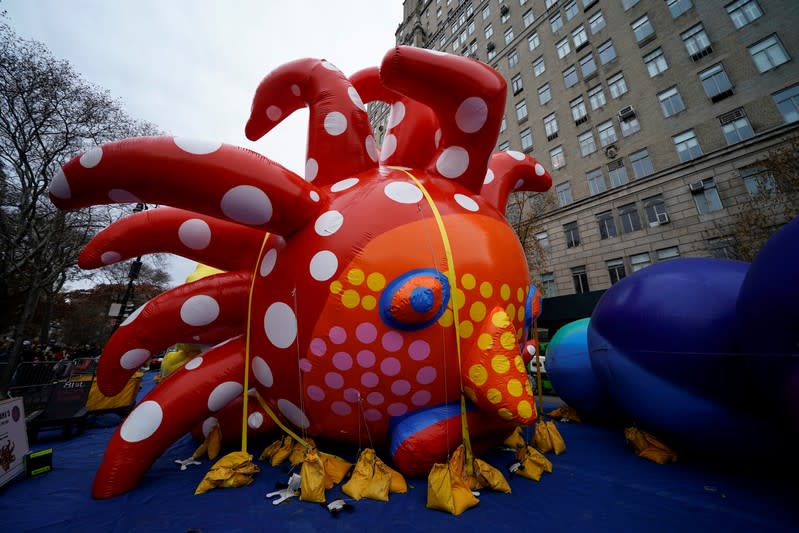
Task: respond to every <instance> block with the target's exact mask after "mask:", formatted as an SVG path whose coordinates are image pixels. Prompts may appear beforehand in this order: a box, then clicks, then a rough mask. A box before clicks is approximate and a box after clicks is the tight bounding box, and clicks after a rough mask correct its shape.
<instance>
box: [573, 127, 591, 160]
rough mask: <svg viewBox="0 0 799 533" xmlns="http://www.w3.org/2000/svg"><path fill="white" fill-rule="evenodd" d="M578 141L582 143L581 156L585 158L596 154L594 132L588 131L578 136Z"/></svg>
mask: <svg viewBox="0 0 799 533" xmlns="http://www.w3.org/2000/svg"><path fill="white" fill-rule="evenodd" d="M577 141H578V142H579V143H580V155H582V156H583V157H585V156H587V155H589V154H593V153H594V152H596V143H595V142H594V132H593V131H591V130H588V131H586V132H585V133H581V134H580V135H578V136H577Z"/></svg>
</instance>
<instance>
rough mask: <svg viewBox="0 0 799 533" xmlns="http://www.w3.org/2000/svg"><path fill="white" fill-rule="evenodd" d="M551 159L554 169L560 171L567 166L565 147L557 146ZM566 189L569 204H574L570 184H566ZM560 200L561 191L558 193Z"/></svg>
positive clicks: (550, 152)
mask: <svg viewBox="0 0 799 533" xmlns="http://www.w3.org/2000/svg"><path fill="white" fill-rule="evenodd" d="M549 159H550V160H551V161H552V168H555V169H558V168H561V167H564V166H566V156H565V155H564V154H563V147H562V146H556V147H555V148H553V149H552V150H550V151H549ZM566 188H567V189H568V192H569V203H572V202H573V201H574V200H573V199H572V198H571V194H572V193H571V189H570V188H569V184H568V183H567V184H566ZM558 198H560V191H558ZM561 205H564V204H561Z"/></svg>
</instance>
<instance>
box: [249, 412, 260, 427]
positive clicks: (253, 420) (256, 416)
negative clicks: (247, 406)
mask: <svg viewBox="0 0 799 533" xmlns="http://www.w3.org/2000/svg"><path fill="white" fill-rule="evenodd" d="M263 423H264V415H262V414H261V413H252V414H251V415H250V416H248V417H247V425H248V426H250V427H251V428H253V429H258V428H259V427H261V426H262V425H263Z"/></svg>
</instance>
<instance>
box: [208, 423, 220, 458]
mask: <svg viewBox="0 0 799 533" xmlns="http://www.w3.org/2000/svg"><path fill="white" fill-rule="evenodd" d="M207 440H208V458H209V459H211V460H214V459H216V458H217V456H218V455H219V452H220V451H221V450H222V428H220V427H219V424H214V427H212V428H211V431H210V432H209V433H208V437H207Z"/></svg>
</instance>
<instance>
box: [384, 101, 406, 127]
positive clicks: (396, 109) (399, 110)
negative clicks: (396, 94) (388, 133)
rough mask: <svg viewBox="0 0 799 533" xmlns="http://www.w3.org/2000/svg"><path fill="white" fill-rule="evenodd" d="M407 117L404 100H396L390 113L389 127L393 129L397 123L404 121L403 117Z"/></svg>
mask: <svg viewBox="0 0 799 533" xmlns="http://www.w3.org/2000/svg"><path fill="white" fill-rule="evenodd" d="M404 118H405V104H403V103H402V102H395V103H394V105H392V106H391V112H390V113H389V115H388V128H389V129H391V128H393V127H395V126H396V125H397V124H399V123H400V122H402V119H404Z"/></svg>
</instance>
